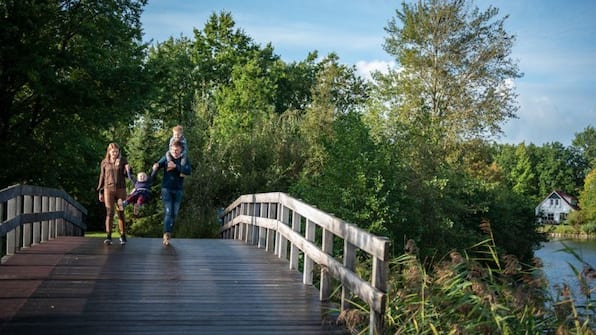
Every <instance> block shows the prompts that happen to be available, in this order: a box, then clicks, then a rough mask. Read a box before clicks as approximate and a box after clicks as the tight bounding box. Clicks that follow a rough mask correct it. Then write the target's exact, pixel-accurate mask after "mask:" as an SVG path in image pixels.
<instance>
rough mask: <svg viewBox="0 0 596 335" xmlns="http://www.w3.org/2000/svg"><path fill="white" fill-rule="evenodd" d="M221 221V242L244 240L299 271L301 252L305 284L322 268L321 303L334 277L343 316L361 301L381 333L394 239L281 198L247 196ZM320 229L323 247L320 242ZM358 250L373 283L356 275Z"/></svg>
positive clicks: (282, 195) (373, 331)
mask: <svg viewBox="0 0 596 335" xmlns="http://www.w3.org/2000/svg"><path fill="white" fill-rule="evenodd" d="M222 218H223V223H222V226H221V228H220V235H221V237H222V238H228V239H238V240H244V241H246V242H247V243H250V244H253V245H257V246H258V247H260V248H265V249H266V250H267V251H272V252H274V253H275V254H276V255H277V256H278V257H279V258H283V259H286V260H288V261H289V266H290V268H291V269H295V270H297V269H298V259H299V252H302V253H303V255H304V266H303V283H304V284H307V285H312V284H313V283H312V280H313V263H316V264H318V265H319V266H320V267H321V276H320V285H319V287H320V299H321V300H327V299H329V297H330V295H331V293H332V291H333V290H332V288H331V286H330V283H331V281H330V276H331V277H333V278H334V279H336V280H338V281H339V282H341V284H342V296H341V309H342V311H343V310H345V309H347V308H350V303H349V297H350V294H354V295H356V296H358V297H359V298H360V299H362V300H363V301H364V302H366V303H367V304H368V306H369V308H370V322H369V326H370V327H369V333H370V334H381V333H382V329H383V323H384V314H385V305H386V299H387V298H386V292H387V262H388V252H389V239H387V238H386V237H380V236H376V235H374V234H371V233H368V232H366V231H365V230H363V229H360V228H358V227H357V226H355V225H353V224H350V223H348V222H345V221H343V220H341V219H339V218H337V217H335V216H333V215H331V214H328V213H325V212H323V211H321V210H320V209H317V208H315V207H313V206H311V205H308V204H306V203H304V202H302V201H300V200H298V199H295V198H292V197H290V196H289V195H287V194H285V193H280V192H273V193H259V194H249V195H242V196H240V197H238V199H236V200H235V201H234V202H233V203H232V204H230V205H229V206H228V207H227V208H226V209H225V210H224V212H223V214H222ZM317 229H318V230H319V232H320V235H319V236H320V238H321V241H320V243H317V242H316V241H315V239H316V236H317ZM335 237H337V238H339V239H341V240H343V243H344V245H343V261H342V262H340V261H338V260H337V259H335V258H334V257H333V241H334V239H335ZM288 243H289V248H288ZM358 249H359V250H362V251H363V252H365V253H367V254H368V255H370V257H372V269H371V274H372V276H371V278H370V279H368V280H367V279H365V278H361V277H360V276H358V274H356V272H355V271H354V270H355V260H356V252H357V250H358ZM288 250H289V255H288Z"/></svg>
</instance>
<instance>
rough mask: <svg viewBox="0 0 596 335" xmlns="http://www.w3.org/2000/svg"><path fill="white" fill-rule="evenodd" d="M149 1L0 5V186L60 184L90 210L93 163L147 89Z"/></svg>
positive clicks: (1, 0) (0, 1) (15, 0)
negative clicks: (145, 12) (144, 24)
mask: <svg viewBox="0 0 596 335" xmlns="http://www.w3.org/2000/svg"><path fill="white" fill-rule="evenodd" d="M145 4H146V0H138V1H135V0H123V1H112V0H109V1H91V2H89V1H50V0H41V1H30V0H24V1H20V0H0V11H1V12H2V15H0V27H1V28H0V60H1V61H0V159H1V160H2V161H5V162H14V163H13V165H12V168H9V169H6V170H5V171H4V172H3V173H2V174H0V185H1V186H7V185H10V184H13V183H31V184H36V185H44V186H48V187H58V188H63V189H65V190H66V191H67V192H69V193H70V194H71V195H73V196H74V197H75V198H76V199H78V200H79V201H81V202H82V203H83V204H84V205H85V206H87V207H88V208H90V209H92V208H94V207H93V204H94V203H95V202H96V198H97V194H96V192H95V191H94V186H95V184H96V183H97V174H96V173H97V171H98V165H99V160H101V158H102V157H103V155H104V154H105V148H106V146H107V143H108V142H109V141H117V142H119V143H120V144H122V142H123V141H121V140H122V139H123V137H124V136H125V134H126V132H124V131H120V130H125V129H126V127H127V125H128V122H129V121H131V120H132V119H133V117H134V115H135V113H136V112H137V111H139V110H141V109H142V106H143V104H144V92H146V88H147V87H148V85H150V84H149V81H148V80H147V77H146V76H145V72H144V69H143V66H142V64H143V59H144V57H145V48H146V47H145V45H143V44H142V30H141V24H140V15H141V11H142V7H143V6H144V5H145ZM116 130H118V131H116ZM95 214H96V213H95V212H94V211H93V210H92V211H91V212H90V213H89V219H90V221H92V220H93V219H94V217H95Z"/></svg>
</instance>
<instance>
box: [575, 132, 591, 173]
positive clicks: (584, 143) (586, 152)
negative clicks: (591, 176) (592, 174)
mask: <svg viewBox="0 0 596 335" xmlns="http://www.w3.org/2000/svg"><path fill="white" fill-rule="evenodd" d="M572 146H573V147H574V148H576V149H577V150H578V151H579V152H580V153H581V155H582V156H583V158H584V159H585V161H586V162H587V163H588V164H589V165H588V167H586V171H585V174H587V173H588V171H589V170H590V169H591V168H592V169H593V168H595V167H596V129H594V127H593V126H592V125H589V126H587V127H586V128H584V130H582V131H581V132H579V133H576V134H575V138H574V139H573V142H572Z"/></svg>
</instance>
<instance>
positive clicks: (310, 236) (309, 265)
mask: <svg viewBox="0 0 596 335" xmlns="http://www.w3.org/2000/svg"><path fill="white" fill-rule="evenodd" d="M315 232H316V225H315V223H314V222H312V221H311V220H309V219H306V227H305V232H304V236H305V238H306V240H307V241H309V242H314V241H315ZM313 268H314V262H313V260H312V258H310V257H309V256H307V255H304V271H303V273H302V282H303V283H304V284H306V285H312V278H313Z"/></svg>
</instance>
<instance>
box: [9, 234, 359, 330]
mask: <svg viewBox="0 0 596 335" xmlns="http://www.w3.org/2000/svg"><path fill="white" fill-rule="evenodd" d="M42 279H43V280H42ZM301 279H302V278H301V275H300V273H299V272H296V271H292V270H290V269H288V264H287V262H286V261H283V260H280V259H279V258H278V257H276V256H275V255H273V254H272V253H268V252H265V251H264V250H263V249H259V248H257V247H256V246H250V245H246V244H245V243H244V242H242V241H236V240H196V239H174V240H173V244H172V246H170V247H164V246H163V245H162V244H161V239H151V238H129V243H128V244H127V245H124V246H121V245H118V244H114V245H111V246H104V245H103V243H102V239H93V238H81V237H60V238H57V239H55V240H52V241H50V242H46V243H42V244H39V245H37V246H35V247H32V248H28V249H26V250H24V251H19V252H18V253H17V254H16V255H14V256H12V257H10V258H9V259H8V260H7V261H6V262H5V263H4V264H2V265H1V266H0V306H2V307H0V334H3V335H4V334H31V333H40V334H42V333H43V334H68V335H71V334H73V333H79V332H80V333H84V334H86V335H88V334H103V333H109V334H124V333H126V334H157V333H159V334H255V335H256V334H347V333H348V332H347V331H345V330H344V329H341V328H340V327H337V326H335V324H334V322H333V318H332V317H326V315H327V314H329V313H330V312H331V313H332V314H333V311H330V310H329V307H328V305H326V304H325V303H322V302H320V301H319V297H318V292H317V290H316V289H315V288H313V287H310V286H305V285H303V284H302V283H301ZM2 292H4V293H2ZM11 305H12V306H14V307H13V308H12V311H11V309H10V308H9V307H7V306H11Z"/></svg>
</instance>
